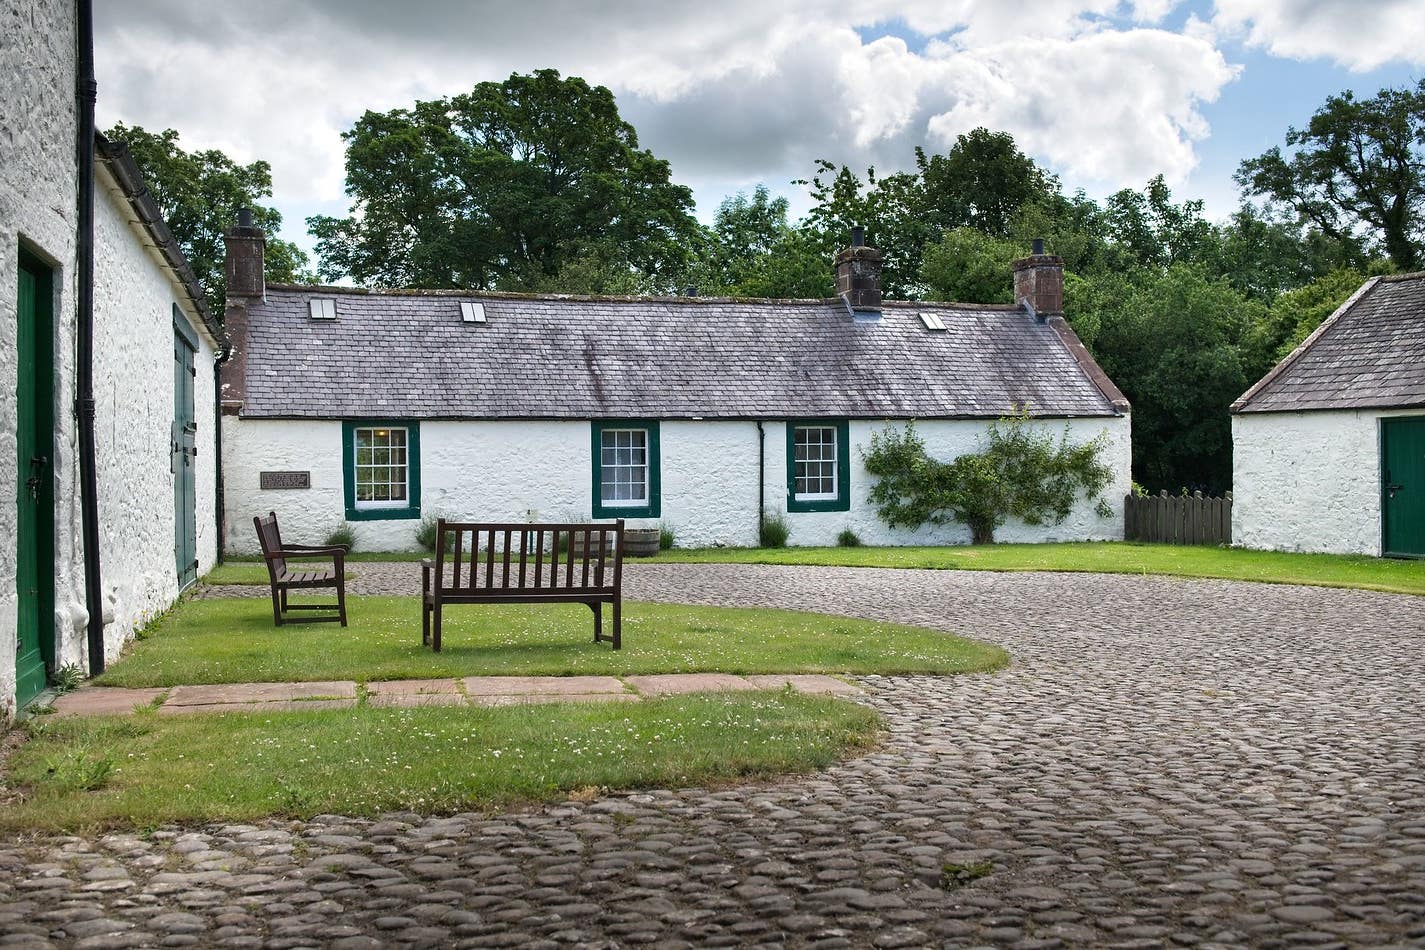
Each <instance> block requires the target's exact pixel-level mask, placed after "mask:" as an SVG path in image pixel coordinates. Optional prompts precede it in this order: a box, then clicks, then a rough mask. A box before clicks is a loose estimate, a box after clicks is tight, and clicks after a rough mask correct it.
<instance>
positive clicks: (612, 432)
mask: <svg viewBox="0 0 1425 950" xmlns="http://www.w3.org/2000/svg"><path fill="white" fill-rule="evenodd" d="M621 432H628V433H638V434H639V435H641V436H642V437H643V444H642V445H633V444H632V443H631V442H630V444H629V445H625V446H620V445H619V444H618V435H619V433H621ZM609 436H613V444H612V445H610V444H609V443H608V442H607V441H606V440H607V439H608V438H609ZM649 441H650V440H649V438H648V430H647V429H604V430H602V431H601V432H600V434H599V505H600V507H603V508H644V507H647V505H648V468H649V463H650V459H649V458H648V443H649ZM621 448H622V449H630V450H632V449H639V450H641V451H642V452H643V463H642V464H622V463H620V462H618V461H614V462H613V463H612V464H608V465H606V464H604V460H603V453H604V452H607V451H609V450H613V451H614V458H615V460H617V458H618V450H619V449H621ZM637 470H642V474H643V477H642V479H640V480H638V481H627V482H620V480H619V478H618V474H619V472H620V471H626V472H632V471H637ZM610 475H613V478H612V479H610V478H609V476H610ZM619 484H627V485H634V486H638V487H639V488H640V489H641V492H640V494H639V496H638V497H637V498H605V497H604V486H606V485H614V486H616V485H619Z"/></svg>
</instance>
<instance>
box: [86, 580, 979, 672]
mask: <svg viewBox="0 0 1425 950" xmlns="http://www.w3.org/2000/svg"><path fill="white" fill-rule="evenodd" d="M607 613H608V611H607V609H606V610H605V615H606V616H605V620H604V623H605V630H606V631H607V629H608V627H607V625H608V624H609V623H610V620H609V618H608V616H607ZM347 614H348V619H349V622H350V624H351V626H349V627H347V628H345V629H343V628H342V627H339V626H337V625H336V624H296V625H290V626H284V627H280V628H279V627H274V626H273V625H272V609H271V605H270V604H269V602H268V601H267V600H266V599H265V598H232V599H215V600H189V601H186V602H184V603H182V604H180V605H179V606H178V607H177V608H176V609H175V610H173V611H172V612H171V613H169V614H168V615H167V616H165V617H164V618H162V619H161V620H159V621H157V622H156V623H154V624H152V625H151V626H150V627H149V628H147V629H145V630H144V632H143V636H142V639H140V640H138V641H137V642H136V643H134V644H133V646H132V647H131V649H130V650H129V652H128V654H127V655H126V656H125V657H124V658H122V659H120V660H119V661H118V662H117V663H115V664H113V665H112V666H111V667H110V668H109V670H108V671H107V672H105V673H104V674H103V676H102V677H100V679H99V682H100V683H102V684H104V685H108V686H173V685H177V684H180V683H242V682H271V681H281V680H329V679H354V680H358V681H367V680H384V679H423V678H432V677H445V676H488V675H567V674H576V673H602V674H614V675H622V674H629V673H691V672H708V671H716V672H724V673H964V672H975V671H980V670H989V669H995V668H998V667H1000V666H1003V665H1004V664H1005V662H1006V661H1007V658H1006V655H1005V653H1004V651H1002V650H1000V649H999V648H997V647H992V646H988V645H986V644H982V643H977V642H975V641H973V640H966V639H963V638H960V637H955V636H951V635H949V634H946V633H941V632H939V631H935V630H927V629H924V628H921V627H912V626H906V625H903V624H893V623H881V622H878V621H872V620H857V619H852V618H848V617H832V616H827V615H824V614H813V613H800V612H794V611H785V610H753V609H742V608H723V607H693V606H681V605H668V604H645V603H630V604H625V605H624V617H623V649H622V650H619V651H618V652H614V651H613V650H611V649H609V646H608V645H607V644H595V643H594V642H593V615H592V614H591V613H590V612H589V609H588V608H587V607H584V606H582V605H569V604H542V605H530V606H524V605H515V606H503V605H479V606H456V607H450V608H447V609H446V611H445V623H444V626H443V643H442V646H443V650H442V652H440V653H433V652H432V651H431V650H430V649H429V648H427V647H423V646H421V633H420V602H419V600H418V599H417V598H415V597H350V598H348V599H347Z"/></svg>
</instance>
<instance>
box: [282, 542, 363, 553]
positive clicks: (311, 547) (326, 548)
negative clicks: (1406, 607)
mask: <svg viewBox="0 0 1425 950" xmlns="http://www.w3.org/2000/svg"><path fill="white" fill-rule="evenodd" d="M285 550H288V551H313V552H316V553H319V554H327V553H330V552H332V551H341V553H343V554H347V553H349V552H350V548H348V547H347V546H346V545H345V544H289V545H287V547H286V548H285Z"/></svg>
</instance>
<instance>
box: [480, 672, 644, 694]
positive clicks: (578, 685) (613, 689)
mask: <svg viewBox="0 0 1425 950" xmlns="http://www.w3.org/2000/svg"><path fill="white" fill-rule="evenodd" d="M465 692H466V693H467V694H468V695H470V696H519V695H525V694H531V693H537V694H540V695H543V696H558V695H561V694H568V695H580V696H583V695H588V694H590V693H623V692H627V690H625V689H624V686H623V683H622V682H620V681H619V678H618V677H616V676H470V677H467V678H466V679H465Z"/></svg>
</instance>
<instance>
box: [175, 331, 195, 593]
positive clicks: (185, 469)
mask: <svg viewBox="0 0 1425 950" xmlns="http://www.w3.org/2000/svg"><path fill="white" fill-rule="evenodd" d="M181 319H182V317H181V315H180V314H179V313H178V310H177V308H176V307H175V308H174V314H173V442H172V450H171V454H170V458H169V463H170V466H171V467H172V469H173V539H174V540H173V552H174V557H175V560H176V561H177V565H178V589H179V590H182V589H183V588H185V587H187V586H188V585H189V584H191V583H193V582H194V581H195V580H197V579H198V519H197V513H196V511H195V510H194V507H195V504H196V502H197V492H196V491H195V488H194V484H193V462H194V456H195V455H196V454H197V447H196V441H195V440H196V438H197V435H198V425H197V423H196V422H195V421H194V419H193V376H194V372H193V352H194V350H195V348H196V347H197V342H198V341H197V340H195V339H193V338H192V336H191V334H190V333H189V332H187V327H186V326H184V325H183V324H182V323H181V322H180V320H181Z"/></svg>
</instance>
